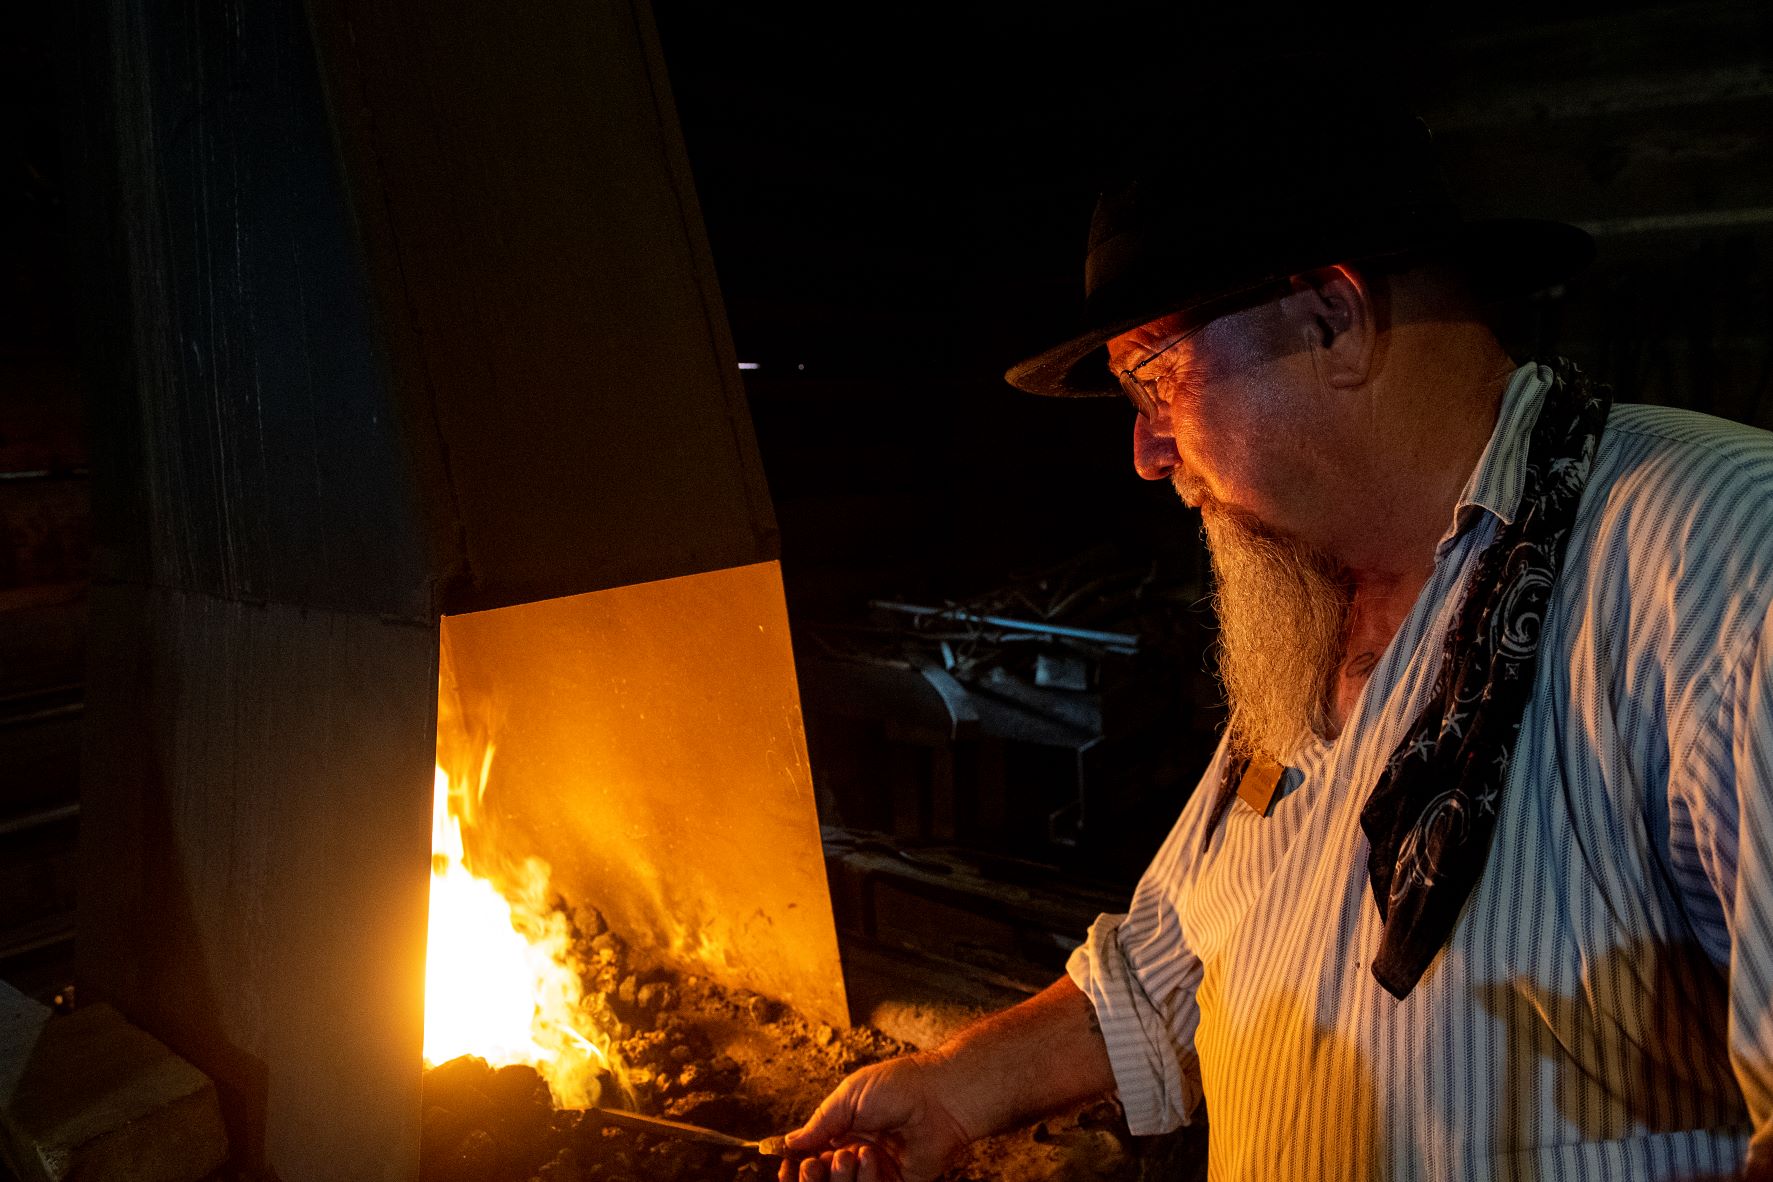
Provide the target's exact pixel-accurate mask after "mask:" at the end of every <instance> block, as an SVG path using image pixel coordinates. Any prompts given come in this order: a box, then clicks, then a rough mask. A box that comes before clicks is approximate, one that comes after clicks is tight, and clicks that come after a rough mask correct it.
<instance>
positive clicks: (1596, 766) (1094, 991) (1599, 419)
mask: <svg viewBox="0 0 1773 1182" xmlns="http://www.w3.org/2000/svg"><path fill="white" fill-rule="evenodd" d="M1295 81H1297V80H1295ZM1308 81H1309V83H1310V84H1309V85H1307V86H1304V87H1286V86H1277V87H1275V88H1274V90H1273V93H1271V94H1270V95H1269V96H1268V97H1267V99H1266V100H1264V99H1262V98H1257V99H1253V100H1252V101H1251V104H1250V105H1249V106H1248V107H1247V108H1246V109H1244V110H1243V111H1242V113H1241V114H1240V115H1239V116H1237V117H1235V118H1224V119H1220V120H1219V121H1218V123H1217V125H1216V126H1214V127H1207V126H1200V125H1197V126H1195V127H1193V128H1190V129H1189V130H1188V131H1187V133H1186V134H1185V135H1181V136H1178V137H1177V138H1175V139H1173V140H1166V141H1158V142H1154V143H1152V144H1151V145H1149V149H1150V150H1149V151H1148V153H1147V155H1146V159H1145V161H1144V163H1143V164H1142V165H1141V168H1140V171H1139V172H1138V174H1137V175H1136V177H1135V178H1134V179H1133V181H1132V182H1131V183H1130V184H1128V185H1126V186H1124V187H1122V188H1119V189H1117V190H1115V191H1113V192H1111V193H1110V194H1109V195H1108V196H1106V197H1104V198H1103V200H1102V201H1101V202H1100V203H1099V205H1098V207H1097V213H1096V218H1095V223H1094V225H1093V227H1092V233H1091V245H1090V253H1089V258H1088V262H1087V264H1086V290H1087V312H1086V316H1087V324H1086V328H1085V330H1084V331H1082V332H1080V333H1079V334H1078V335H1076V336H1075V337H1074V338H1073V339H1071V340H1068V341H1066V342H1065V343H1063V344H1061V345H1058V346H1056V347H1054V348H1053V349H1050V350H1048V351H1047V352H1045V353H1042V354H1041V355H1040V356H1038V357H1035V358H1033V359H1032V360H1030V361H1027V362H1024V363H1023V364H1021V365H1019V366H1017V367H1015V368H1014V369H1012V370H1011V371H1010V373H1009V375H1008V378H1009V380H1010V382H1011V383H1012V384H1014V385H1016V386H1019V387H1021V388H1022V389H1025V390H1029V391H1032V392H1034V393H1039V394H1047V395H1085V394H1097V393H1102V392H1105V391H1114V392H1117V393H1118V392H1124V393H1125V394H1126V395H1127V396H1128V397H1129V398H1130V399H1131V400H1132V401H1133V403H1134V405H1135V407H1136V409H1137V412H1138V414H1137V418H1136V420H1135V422H1134V428H1133V461H1134V465H1135V467H1136V468H1137V469H1138V471H1139V473H1140V474H1141V475H1142V476H1145V477H1147V478H1149V479H1167V480H1169V481H1170V482H1171V483H1172V484H1173V485H1174V486H1175V488H1176V491H1177V492H1178V493H1179V494H1180V496H1181V497H1182V499H1183V500H1185V501H1186V502H1188V503H1189V504H1190V505H1193V506H1196V507H1198V508H1199V510H1200V512H1201V516H1202V520H1203V522H1204V524H1205V529H1206V534H1207V539H1208V543H1209V545H1210V547H1211V550H1212V555H1213V565H1214V570H1215V575H1216V581H1217V585H1218V593H1217V607H1218V612H1219V616H1220V621H1221V625H1222V632H1221V648H1222V653H1221V671H1222V674H1223V680H1224V684H1225V688H1226V691H1227V696H1228V698H1229V701H1230V706H1231V713H1230V721H1229V725H1228V728H1227V732H1226V735H1225V737H1224V741H1223V743H1222V744H1221V746H1220V749H1219V751H1218V753H1217V755H1216V756H1215V758H1214V761H1213V764H1212V766H1211V767H1210V768H1209V769H1208V770H1207V772H1206V774H1205V776H1204V777H1203V779H1202V781H1201V783H1200V786H1199V787H1198V788H1197V790H1196V791H1195V792H1194V794H1193V795H1192V797H1190V799H1189V800H1188V802H1187V804H1186V807H1185V808H1184V810H1183V812H1182V815H1181V818H1180V820H1179V821H1178V823H1177V825H1176V827H1175V829H1174V831H1173V832H1172V833H1171V834H1170V836H1169V838H1168V840H1167V841H1166V843H1165V844H1164V846H1163V848H1162V850H1161V851H1160V852H1159V853H1158V855H1157V857H1156V859H1155V860H1154V861H1153V863H1152V865H1151V866H1150V868H1149V869H1148V870H1147V871H1146V873H1145V875H1144V877H1143V879H1142V880H1141V882H1140V884H1139V886H1138V888H1137V891H1136V892H1135V894H1134V897H1133V900H1132V903H1131V906H1130V908H1129V910H1128V913H1127V914H1125V915H1115V916H1103V917H1101V918H1100V919H1098V921H1097V922H1096V924H1095V925H1094V926H1093V927H1092V928H1091V930H1090V932H1089V934H1088V937H1087V939H1086V940H1085V941H1084V942H1083V944H1082V945H1081V946H1080V947H1079V948H1078V950H1077V951H1076V953H1075V954H1074V955H1073V956H1072V958H1071V961H1070V964H1069V966H1068V972H1067V974H1066V976H1064V977H1063V978H1061V979H1060V980H1059V981H1058V982H1057V983H1056V984H1054V985H1053V986H1051V987H1050V988H1048V989H1047V990H1045V991H1044V992H1043V993H1041V994H1040V995H1038V996H1037V997H1035V998H1033V999H1031V1000H1030V1001H1028V1002H1026V1003H1024V1004H1022V1005H1020V1006H1018V1007H1015V1008H1014V1009H1011V1010H1008V1011H1006V1012H1004V1013H1001V1014H998V1015H996V1016H994V1017H991V1018H988V1019H986V1020H985V1021H983V1022H981V1023H979V1024H977V1025H975V1026H973V1027H971V1028H969V1029H967V1030H965V1031H963V1032H962V1033H961V1034H960V1035H959V1036H957V1037H956V1038H955V1039H953V1040H952V1041H950V1042H949V1043H948V1044H947V1045H945V1046H944V1047H942V1048H941V1049H939V1050H936V1051H934V1052H929V1053H925V1054H919V1055H915V1056H911V1057H909V1058H905V1059H899V1060H894V1061H890V1062H887V1063H884V1064H880V1065H878V1066H875V1067H871V1068H868V1069H865V1070H863V1071H861V1072H858V1073H857V1074H856V1075H854V1076H852V1077H850V1078H849V1079H848V1080H846V1081H845V1082H844V1083H843V1084H842V1085H841V1086H840V1087H839V1088H838V1090H837V1091H836V1092H834V1093H833V1094H832V1096H831V1097H830V1098H828V1099H827V1100H826V1101H825V1103H824V1104H823V1105H822V1106H821V1107H820V1108H819V1110H818V1112H817V1113H815V1114H814V1115H813V1117H812V1118H811V1120H809V1121H808V1123H807V1125H806V1126H805V1127H804V1128H803V1129H801V1130H800V1131H799V1132H797V1133H796V1134H794V1135H793V1136H792V1137H791V1138H790V1142H789V1144H790V1146H791V1147H792V1148H795V1149H797V1150H799V1151H801V1152H803V1153H806V1154H809V1155H810V1156H808V1157H806V1158H805V1159H804V1160H802V1161H800V1162H799V1163H798V1165H797V1166H796V1165H788V1166H784V1168H783V1172H782V1176H783V1178H784V1179H789V1178H791V1177H792V1176H793V1175H794V1174H795V1173H796V1172H798V1176H799V1177H800V1178H801V1179H802V1180H803V1182H823V1180H824V1179H826V1178H827V1177H829V1178H834V1179H838V1180H839V1182H849V1180H850V1179H853V1178H861V1179H864V1180H867V1182H875V1180H877V1179H904V1180H905V1182H927V1180H929V1179H932V1178H934V1177H935V1176H936V1175H937V1174H938V1173H939V1172H940V1171H941V1169H942V1168H943V1165H944V1163H945V1162H947V1161H949V1160H950V1159H951V1158H952V1156H953V1155H954V1154H955V1153H956V1152H957V1151H958V1150H959V1148H960V1147H961V1146H963V1145H965V1144H966V1143H967V1142H969V1141H971V1140H973V1139H976V1138H978V1137H981V1136H983V1135H986V1134H989V1133H992V1132H995V1131H999V1130H1003V1129H1007V1128H1011V1127H1014V1126H1015V1125H1017V1124H1018V1123H1022V1122H1025V1121H1027V1120H1029V1119H1032V1118H1034V1117H1036V1116H1038V1115H1042V1114H1045V1113H1049V1112H1052V1111H1055V1110H1057V1109H1059V1108H1061V1107H1063V1106H1065V1105H1067V1104H1071V1103H1075V1102H1077V1101H1079V1100H1081V1099H1084V1098H1086V1097H1092V1096H1096V1095H1099V1094H1104V1093H1113V1094H1116V1095H1118V1097H1119V1099H1120V1102H1121V1104H1122V1105H1123V1106H1124V1108H1125V1111H1126V1117H1127V1123H1128V1125H1129V1127H1130V1128H1131V1129H1132V1131H1133V1132H1134V1133H1156V1132H1160V1131H1163V1130H1167V1129H1170V1128H1173V1127H1175V1126H1176V1125H1178V1124H1179V1123H1182V1122H1186V1121H1188V1120H1190V1119H1193V1118H1194V1117H1195V1116H1196V1115H1197V1114H1198V1113H1199V1112H1200V1110H1201V1108H1202V1107H1203V1103H1204V1108H1205V1109H1206V1111H1207V1112H1210V1114H1211V1134H1210V1144H1209V1171H1210V1174H1211V1176H1212V1177H1213V1178H1215V1179H1270V1178H1272V1179H1286V1180H1288V1182H1299V1180H1302V1179H1303V1180H1310V1179H1331V1178H1335V1179H1342V1178H1349V1179H1353V1178H1395V1179H1418V1178H1421V1179H1437V1180H1438V1179H1446V1180H1449V1182H1451V1180H1465V1179H1471V1180H1477V1179H1492V1178H1553V1177H1555V1178H1561V1179H1593V1180H1597V1182H1599V1180H1603V1179H1605V1180H1614V1179H1664V1178H1725V1177H1739V1176H1742V1175H1743V1174H1744V1173H1745V1172H1747V1173H1748V1174H1749V1175H1751V1176H1767V1174H1768V1171H1769V1169H1770V1166H1773V1004H1770V1003H1773V624H1770V623H1769V620H1770V602H1773V436H1769V435H1768V434H1766V433H1764V432H1759V431H1754V430H1751V429H1748V428H1744V427H1741V426H1737V425H1734V424H1730V423H1725V422H1722V421H1719V420H1716V419H1711V418H1707V417H1705V416H1701V415H1697V414H1692V413H1687V412H1683V411H1677V410H1670V409H1666V408H1655V407H1643V406H1623V405H1620V406H1613V405H1610V399H1609V396H1608V394H1607V392H1606V391H1604V390H1602V389H1600V388H1598V387H1597V386H1595V385H1594V384H1593V383H1591V382H1590V381H1588V380H1587V379H1586V378H1585V377H1584V376H1583V375H1582V374H1581V373H1580V372H1579V371H1578V370H1577V369H1576V367H1575V366H1573V365H1571V364H1570V363H1569V362H1567V361H1563V360H1561V359H1549V360H1546V361H1543V362H1539V361H1534V362H1529V363H1527V364H1524V365H1518V364H1517V363H1516V362H1515V361H1514V360H1513V359H1511V358H1510V357H1509V356H1508V355H1507V353H1505V351H1504V350H1503V348H1502V346H1501V345H1500V344H1499V343H1498V341H1497V338H1496V336H1495V335H1494V333H1493V332H1492V331H1491V329H1490V327H1489V326H1488V324H1487V322H1486V316H1485V308H1486V305H1487V304H1488V303H1489V302H1490V301H1493V300H1495V299H1498V298H1501V297H1505V296H1510V295H1520V294H1522V293H1526V292H1530V291H1533V290H1536V289H1539V288H1542V287H1544V286H1546V285H1548V284H1550V283H1553V282H1556V281H1559V280H1561V279H1563V278H1564V277H1566V276H1568V275H1569V274H1571V273H1572V272H1574V271H1575V270H1576V269H1577V268H1579V267H1580V266H1581V265H1583V264H1584V263H1585V262H1586V260H1587V257H1588V254H1589V252H1590V244H1589V242H1588V240H1587V238H1586V236H1585V235H1583V234H1582V233H1581V232H1580V231H1579V230H1576V229H1574V228H1573V227H1569V226H1564V225H1559V224H1556V223H1548V222H1530V221H1479V222H1473V221H1465V220H1462V219H1461V218H1460V217H1459V216H1458V215H1457V214H1456V213H1455V211H1454V209H1453V205H1452V202H1451V200H1450V198H1449V197H1448V195H1447V193H1446V191H1445V189H1444V187H1442V186H1441V184H1440V182H1439V181H1438V179H1437V175H1436V171H1435V166H1434V162H1433V159H1432V149H1431V144H1430V137H1429V135H1428V133H1427V130H1426V128H1425V127H1424V126H1423V125H1422V124H1421V123H1420V121H1418V120H1416V119H1414V118H1413V117H1412V116H1410V115H1409V114H1408V113H1407V112H1405V111H1401V110H1399V109H1397V108H1396V107H1395V106H1393V105H1392V104H1390V103H1388V102H1387V101H1385V100H1384V99H1382V98H1369V97H1363V96H1361V95H1359V94H1357V93H1355V92H1354V90H1353V89H1352V88H1351V87H1349V86H1348V85H1347V84H1346V82H1345V81H1344V80H1342V79H1339V78H1337V77H1335V76H1333V75H1330V76H1320V77H1315V78H1312V79H1309V80H1308ZM1201 122H1203V123H1204V122H1205V121H1204V120H1203V121H1201ZM1178 145H1179V146H1182V147H1184V148H1185V149H1186V154H1185V155H1184V156H1182V157H1181V158H1176V157H1175V155H1174V153H1173V151H1172V150H1171V149H1172V148H1173V147H1174V146H1178ZM1103 346H1106V357H1104V356H1103Z"/></svg>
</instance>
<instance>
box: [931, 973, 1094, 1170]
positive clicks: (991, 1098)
mask: <svg viewBox="0 0 1773 1182" xmlns="http://www.w3.org/2000/svg"><path fill="white" fill-rule="evenodd" d="M930 1058H931V1059H932V1060H934V1061H936V1062H937V1063H939V1064H940V1068H939V1070H941V1071H942V1072H943V1073H944V1074H946V1075H948V1076H949V1078H950V1079H951V1080H952V1081H953V1083H954V1086H953V1088H952V1090H951V1092H950V1094H951V1095H953V1096H954V1097H956V1104H955V1109H956V1111H955V1115H956V1117H957V1118H958V1119H959V1120H960V1122H961V1124H962V1125H963V1126H964V1127H965V1128H966V1130H967V1132H968V1133H969V1134H970V1135H971V1136H973V1137H974V1138H978V1137H984V1136H989V1135H990V1134H992V1133H997V1132H1001V1131H1003V1130H1004V1129H1007V1128H1013V1127H1014V1126H1016V1125H1018V1124H1021V1123H1023V1122H1025V1121H1029V1120H1033V1119H1034V1118H1036V1117H1040V1116H1044V1115H1046V1114H1048V1113H1050V1112H1054V1111H1056V1110H1058V1109H1061V1108H1063V1107H1065V1106H1066V1105H1068V1104H1072V1103H1075V1102H1077V1101H1079V1100H1084V1099H1088V1098H1089V1097H1091V1096H1099V1095H1102V1094H1104V1093H1106V1092H1108V1091H1111V1090H1112V1089H1113V1088H1114V1071H1113V1069H1112V1068H1111V1067H1110V1065H1109V1062H1108V1047H1107V1044H1106V1043H1104V1042H1103V1041H1102V1029H1101V1027H1100V1026H1099V1025H1098V1024H1097V1021H1096V1009H1095V1007H1094V1006H1093V1005H1092V1004H1091V1003H1090V999H1089V998H1088V997H1086V996H1085V995H1084V993H1083V991H1082V990H1080V989H1078V987H1077V986H1076V985H1074V984H1072V982H1071V978H1069V977H1061V978H1059V980H1057V981H1056V982H1054V983H1053V984H1051V985H1049V986H1047V988H1045V989H1043V990H1042V991H1041V992H1040V993H1038V994H1037V995H1035V996H1034V997H1031V998H1029V999H1028V1000H1027V1001H1025V1002H1023V1003H1021V1004H1020V1005H1017V1006H1012V1007H1011V1008H1010V1009H1007V1010H1004V1011H1002V1012H1000V1013H996V1014H993V1015H991V1016H990V1017H988V1018H982V1019H980V1020H979V1021H978V1022H975V1023H973V1024H972V1025H971V1026H968V1027H967V1028H966V1029H964V1030H962V1031H961V1032H960V1033H959V1034H957V1035H955V1036H954V1037H953V1038H952V1039H950V1040H949V1041H948V1042H947V1043H945V1044H944V1045H943V1046H942V1047H941V1048H940V1049H939V1050H937V1051H935V1052H934V1053H933V1054H932V1055H931V1056H930Z"/></svg>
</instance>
